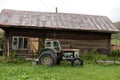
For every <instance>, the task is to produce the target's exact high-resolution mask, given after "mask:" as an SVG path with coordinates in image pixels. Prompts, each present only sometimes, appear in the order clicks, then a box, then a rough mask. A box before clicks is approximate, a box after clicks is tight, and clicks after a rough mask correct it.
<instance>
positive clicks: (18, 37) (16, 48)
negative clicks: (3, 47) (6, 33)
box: [12, 36, 29, 50]
mask: <svg viewBox="0 0 120 80" xmlns="http://www.w3.org/2000/svg"><path fill="white" fill-rule="evenodd" d="M15 38H17V47H14V39H15ZM20 38H22V39H23V41H22V48H19V39H20ZM25 38H27V48H24V39H25ZM28 44H29V40H28V37H22V36H13V38H12V49H14V50H28V47H29V46H28Z"/></svg>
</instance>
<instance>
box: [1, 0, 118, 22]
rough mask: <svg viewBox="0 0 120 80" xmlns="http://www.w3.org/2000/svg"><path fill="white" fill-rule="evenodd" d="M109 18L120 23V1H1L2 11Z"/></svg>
mask: <svg viewBox="0 0 120 80" xmlns="http://www.w3.org/2000/svg"><path fill="white" fill-rule="evenodd" d="M55 7H57V8H58V12H60V13H77V14H88V15H103V16H107V17H108V18H110V19H111V20H112V22H118V21H120V0H0V11H1V10H2V9H15V10H24V11H39V12H55Z"/></svg>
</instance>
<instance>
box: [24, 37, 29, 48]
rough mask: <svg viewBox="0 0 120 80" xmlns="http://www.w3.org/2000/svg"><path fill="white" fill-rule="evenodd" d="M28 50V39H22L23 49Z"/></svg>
mask: <svg viewBox="0 0 120 80" xmlns="http://www.w3.org/2000/svg"><path fill="white" fill-rule="evenodd" d="M27 48H28V38H24V49H27Z"/></svg>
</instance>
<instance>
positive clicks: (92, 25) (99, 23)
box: [0, 9, 119, 33]
mask: <svg viewBox="0 0 120 80" xmlns="http://www.w3.org/2000/svg"><path fill="white" fill-rule="evenodd" d="M0 25H1V26H0V27H12V26H14V27H19V28H57V29H58V28H59V29H72V30H87V31H99V32H110V33H112V32H118V31H119V30H118V29H117V28H116V27H115V26H114V25H113V23H112V22H111V21H110V19H108V18H107V17H106V16H96V15H84V14H70V13H52V12H51V13H50V12H32V11H19V10H9V9H3V10H2V11H1V14H0Z"/></svg>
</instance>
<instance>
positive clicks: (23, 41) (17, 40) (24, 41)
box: [12, 37, 28, 49]
mask: <svg viewBox="0 0 120 80" xmlns="http://www.w3.org/2000/svg"><path fill="white" fill-rule="evenodd" d="M12 48H13V49H28V38H27V37H13V45H12Z"/></svg>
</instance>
